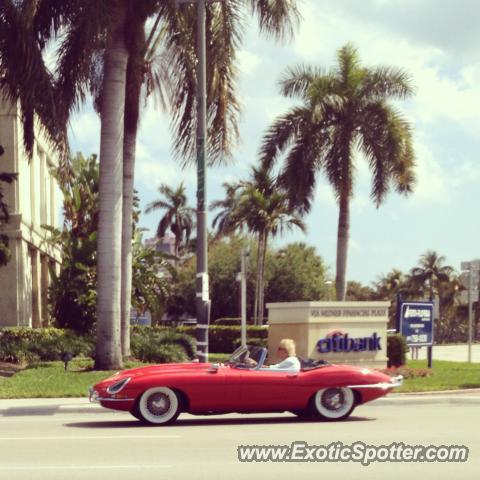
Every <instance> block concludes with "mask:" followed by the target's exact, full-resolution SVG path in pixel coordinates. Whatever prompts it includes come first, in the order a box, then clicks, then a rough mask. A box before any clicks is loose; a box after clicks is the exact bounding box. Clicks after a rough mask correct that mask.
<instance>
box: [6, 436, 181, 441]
mask: <svg viewBox="0 0 480 480" xmlns="http://www.w3.org/2000/svg"><path fill="white" fill-rule="evenodd" d="M149 438H152V439H162V438H165V439H172V438H180V435H102V436H99V435H80V436H75V437H74V436H69V437H65V436H60V435H58V436H51V437H0V441H2V442H4V441H11V440H20V441H26V440H34V441H37V440H122V439H126V440H131V439H136V440H147V439H149Z"/></svg>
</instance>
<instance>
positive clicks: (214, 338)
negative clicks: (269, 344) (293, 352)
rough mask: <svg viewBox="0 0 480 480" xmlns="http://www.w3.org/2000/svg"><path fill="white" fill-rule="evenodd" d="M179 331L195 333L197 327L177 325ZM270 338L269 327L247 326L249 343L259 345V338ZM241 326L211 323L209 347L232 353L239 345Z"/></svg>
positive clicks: (211, 350) (219, 351) (210, 349)
mask: <svg viewBox="0 0 480 480" xmlns="http://www.w3.org/2000/svg"><path fill="white" fill-rule="evenodd" d="M177 330H178V331H179V332H184V333H187V334H189V335H195V327H177ZM267 338H268V328H266V327H260V326H254V325H249V326H247V343H251V344H252V345H254V344H255V345H257V344H259V343H262V342H259V340H261V339H267ZM239 342H240V327H235V326H223V325H210V328H209V329H208V343H209V345H208V348H209V351H210V352H212V353H231V352H233V351H234V350H235V349H236V348H237V347H238V345H239Z"/></svg>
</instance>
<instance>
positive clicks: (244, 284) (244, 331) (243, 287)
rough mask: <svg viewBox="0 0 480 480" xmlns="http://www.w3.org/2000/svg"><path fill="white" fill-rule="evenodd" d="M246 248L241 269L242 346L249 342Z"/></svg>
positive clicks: (243, 251)
mask: <svg viewBox="0 0 480 480" xmlns="http://www.w3.org/2000/svg"><path fill="white" fill-rule="evenodd" d="M246 256H247V251H246V249H242V270H241V279H240V282H241V290H242V302H241V303H242V322H241V341H242V346H245V345H246V344H247V272H246V270H247V269H246Z"/></svg>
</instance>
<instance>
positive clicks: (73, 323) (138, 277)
mask: <svg viewBox="0 0 480 480" xmlns="http://www.w3.org/2000/svg"><path fill="white" fill-rule="evenodd" d="M71 169H72V175H69V176H66V177H61V176H59V175H57V180H58V182H59V185H60V188H61V190H62V193H63V198H64V200H63V213H64V225H63V228H62V230H58V229H55V228H52V227H50V226H48V225H44V228H45V229H46V230H47V231H48V232H49V233H50V238H49V242H50V243H52V244H53V245H55V246H56V247H57V248H60V249H61V253H62V265H61V268H60V271H59V272H57V271H56V270H54V269H52V270H51V272H50V273H51V277H52V284H51V287H50V308H51V314H52V317H53V319H54V320H55V324H56V326H58V327H60V328H71V329H73V330H75V331H77V332H80V333H93V332H94V329H95V323H96V315H97V312H96V302H97V227H98V186H99V165H98V161H97V157H96V156H95V155H91V156H90V157H87V158H85V157H83V155H81V154H80V153H79V154H77V155H76V156H75V157H74V158H73V159H72V161H71ZM137 217H138V212H135V215H134V220H136V218H137ZM135 228H136V227H135V223H134V232H133V246H132V305H133V306H134V307H135V308H137V309H138V311H140V312H143V311H145V310H146V309H150V310H151V311H153V312H155V311H157V310H159V309H161V308H162V307H163V304H164V302H165V300H166V298H167V296H168V294H169V290H170V289H169V286H170V281H167V277H169V278H171V277H172V276H173V275H174V269H173V268H172V266H171V264H170V263H169V262H168V261H167V258H166V256H165V255H164V254H163V253H161V252H156V251H155V250H154V249H153V248H148V247H145V246H144V245H143V243H142V239H141V236H140V234H139V233H138V232H137V231H136V230H135ZM160 272H163V275H162V274H160Z"/></svg>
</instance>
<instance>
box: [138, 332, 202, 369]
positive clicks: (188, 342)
mask: <svg viewBox="0 0 480 480" xmlns="http://www.w3.org/2000/svg"><path fill="white" fill-rule="evenodd" d="M131 350H132V355H133V356H134V357H135V358H137V359H138V360H141V361H142V362H156V363H172V362H185V361H187V360H189V359H193V358H194V356H195V340H194V339H193V338H192V337H191V336H189V335H186V334H185V333H181V332H178V331H176V330H174V329H167V328H157V327H143V326H135V327H133V328H132V332H131Z"/></svg>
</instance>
